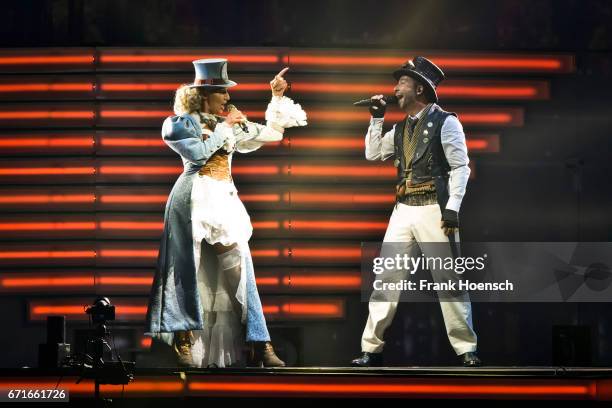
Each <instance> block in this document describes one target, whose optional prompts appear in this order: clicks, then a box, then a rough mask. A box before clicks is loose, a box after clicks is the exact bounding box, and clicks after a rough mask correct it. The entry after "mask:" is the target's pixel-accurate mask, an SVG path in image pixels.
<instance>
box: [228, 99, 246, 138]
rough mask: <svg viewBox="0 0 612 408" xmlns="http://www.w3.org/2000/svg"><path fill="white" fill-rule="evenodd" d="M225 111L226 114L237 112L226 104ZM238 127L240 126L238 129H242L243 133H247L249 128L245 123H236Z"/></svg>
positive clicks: (232, 106) (230, 105)
mask: <svg viewBox="0 0 612 408" xmlns="http://www.w3.org/2000/svg"><path fill="white" fill-rule="evenodd" d="M225 110H226V111H228V112H231V111H235V110H238V108H237V107H236V106H234V105H232V104H231V103H228V104H227V105H225ZM238 126H240V129H242V131H243V132H244V133H249V127H248V126H247V124H246V123H244V122H240V123H238Z"/></svg>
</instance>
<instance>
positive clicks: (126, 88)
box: [100, 83, 181, 92]
mask: <svg viewBox="0 0 612 408" xmlns="http://www.w3.org/2000/svg"><path fill="white" fill-rule="evenodd" d="M179 86H181V84H179V83H157V84H155V83H150V84H125V83H117V84H113V83H103V84H101V85H100V90H101V91H103V92H132V91H175V90H176V89H177V88H178V87H179Z"/></svg>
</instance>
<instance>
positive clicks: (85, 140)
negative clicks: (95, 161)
mask: <svg viewBox="0 0 612 408" xmlns="http://www.w3.org/2000/svg"><path fill="white" fill-rule="evenodd" d="M94 144H95V142H94V139H93V137H53V136H49V137H33V138H25V137H23V138H0V148H3V147H18V148H27V147H34V148H39V149H40V148H49V147H51V148H53V147H61V148H64V147H90V146H93V145H94Z"/></svg>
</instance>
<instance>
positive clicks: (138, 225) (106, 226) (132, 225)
mask: <svg viewBox="0 0 612 408" xmlns="http://www.w3.org/2000/svg"><path fill="white" fill-rule="evenodd" d="M163 228H164V223H163V222H138V221H129V222H128V221H101V222H100V229H103V230H159V231H161V230H162V229H163Z"/></svg>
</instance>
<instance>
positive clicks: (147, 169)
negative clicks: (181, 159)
mask: <svg viewBox="0 0 612 408" xmlns="http://www.w3.org/2000/svg"><path fill="white" fill-rule="evenodd" d="M182 169H183V168H182V167H179V166H100V174H179V173H180V172H181V171H182Z"/></svg>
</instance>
